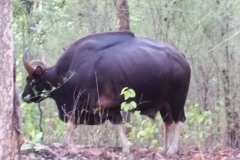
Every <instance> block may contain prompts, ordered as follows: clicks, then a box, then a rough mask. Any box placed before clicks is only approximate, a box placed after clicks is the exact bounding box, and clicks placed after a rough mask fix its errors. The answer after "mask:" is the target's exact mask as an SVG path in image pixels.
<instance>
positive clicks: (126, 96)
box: [124, 92, 130, 100]
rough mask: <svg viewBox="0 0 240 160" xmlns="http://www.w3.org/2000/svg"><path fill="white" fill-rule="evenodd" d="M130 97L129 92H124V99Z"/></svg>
mask: <svg viewBox="0 0 240 160" xmlns="http://www.w3.org/2000/svg"><path fill="white" fill-rule="evenodd" d="M129 97H130V95H129V94H127V92H126V93H125V94H124V100H127V99H128V98H129Z"/></svg>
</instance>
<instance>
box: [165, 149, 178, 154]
mask: <svg viewBox="0 0 240 160" xmlns="http://www.w3.org/2000/svg"><path fill="white" fill-rule="evenodd" d="M175 153H177V149H172V148H170V149H169V150H168V151H167V153H166V154H167V155H172V154H175Z"/></svg>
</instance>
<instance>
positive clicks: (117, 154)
mask: <svg viewBox="0 0 240 160" xmlns="http://www.w3.org/2000/svg"><path fill="white" fill-rule="evenodd" d="M22 159H23V160H30V159H31V160H44V159H52V160H55V159H56V160H57V159H61V160H240V149H232V148H226V147H216V148H211V149H205V151H203V152H200V151H197V149H196V147H194V146H193V147H191V146H185V147H183V146H181V147H180V148H179V152H178V153H177V154H175V155H172V156H167V155H165V154H164V153H162V152H161V151H156V150H150V149H144V148H134V149H131V154H129V155H124V154H123V153H122V152H121V148H120V147H106V146H105V147H101V146H89V147H87V146H81V145H71V146H69V147H64V146H63V145H62V144H60V143H53V144H51V145H48V146H45V147H44V149H41V150H40V151H32V150H26V151H22Z"/></svg>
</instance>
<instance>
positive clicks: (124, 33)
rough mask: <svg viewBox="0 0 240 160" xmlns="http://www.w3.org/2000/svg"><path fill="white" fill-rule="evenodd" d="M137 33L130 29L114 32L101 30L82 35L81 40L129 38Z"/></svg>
mask: <svg viewBox="0 0 240 160" xmlns="http://www.w3.org/2000/svg"><path fill="white" fill-rule="evenodd" d="M134 37H135V35H134V34H133V32H130V31H113V32H101V33H93V34H89V35H86V36H83V37H81V38H80V39H79V40H81V41H84V40H91V39H99V40H101V39H105V38H108V39H111V38H115V39H118V40H128V39H132V38H134Z"/></svg>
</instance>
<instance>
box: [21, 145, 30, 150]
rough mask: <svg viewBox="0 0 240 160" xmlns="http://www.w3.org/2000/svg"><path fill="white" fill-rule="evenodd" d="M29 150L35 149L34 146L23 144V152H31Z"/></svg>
mask: <svg viewBox="0 0 240 160" xmlns="http://www.w3.org/2000/svg"><path fill="white" fill-rule="evenodd" d="M29 149H33V145H32V144H23V145H22V146H21V151H25V150H29Z"/></svg>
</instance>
